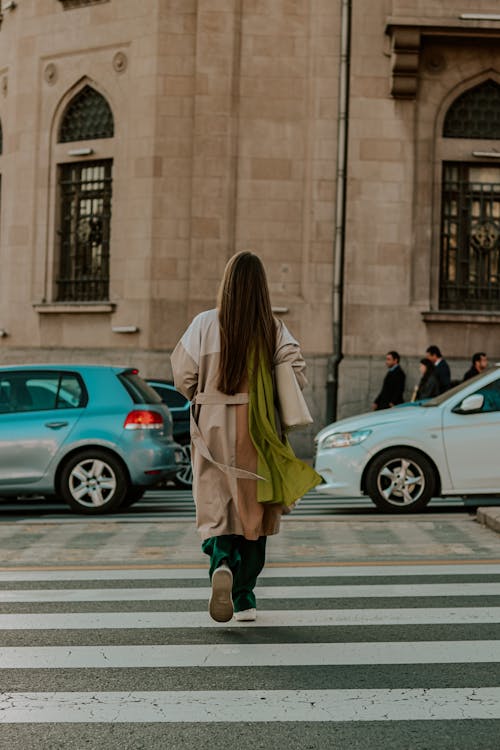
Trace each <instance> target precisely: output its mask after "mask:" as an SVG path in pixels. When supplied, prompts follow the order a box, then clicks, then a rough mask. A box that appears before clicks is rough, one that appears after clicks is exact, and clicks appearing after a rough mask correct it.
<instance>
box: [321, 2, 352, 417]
mask: <svg viewBox="0 0 500 750" xmlns="http://www.w3.org/2000/svg"><path fill="white" fill-rule="evenodd" d="M351 11H352V0H341V36H340V70H339V114H338V131H337V191H336V194H337V204H336V211H335V238H334V248H333V259H334V260H333V262H334V278H333V298H332V307H333V313H332V327H333V354H332V356H331V357H329V359H328V370H327V382H326V389H327V400H326V410H327V421H328V422H334V421H335V420H336V419H337V408H338V389H339V366H340V363H341V361H342V358H343V356H344V355H343V353H342V324H343V320H342V315H343V310H342V307H343V292H344V254H345V217H346V188H347V185H346V182H347V147H348V128H349V68H350V57H351Z"/></svg>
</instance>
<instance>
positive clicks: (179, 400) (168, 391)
mask: <svg viewBox="0 0 500 750" xmlns="http://www.w3.org/2000/svg"><path fill="white" fill-rule="evenodd" d="M153 388H154V389H155V391H157V392H158V393H159V394H160V396H161V398H162V400H163V401H164V402H165V403H166V404H167V406H168V407H169V408H170V409H185V407H186V404H187V399H186V398H185V397H184V396H183V395H182V393H179V391H176V390H175V389H174V388H167V386H165V385H156V384H155V385H154V386H153Z"/></svg>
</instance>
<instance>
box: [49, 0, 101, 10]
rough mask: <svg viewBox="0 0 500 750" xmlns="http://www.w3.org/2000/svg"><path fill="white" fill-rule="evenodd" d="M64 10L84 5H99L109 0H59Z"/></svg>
mask: <svg viewBox="0 0 500 750" xmlns="http://www.w3.org/2000/svg"><path fill="white" fill-rule="evenodd" d="M59 2H60V3H61V4H62V6H63V8H64V10H71V8H83V6H84V5H99V4H100V3H109V0H59Z"/></svg>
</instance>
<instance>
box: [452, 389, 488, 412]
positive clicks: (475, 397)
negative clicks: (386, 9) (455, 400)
mask: <svg viewBox="0 0 500 750" xmlns="http://www.w3.org/2000/svg"><path fill="white" fill-rule="evenodd" d="M483 404H484V396H482V395H481V394H480V393H473V394H472V396H466V397H465V398H464V400H463V401H462V403H461V404H460V405H459V406H458V407H457V409H456V411H458V413H459V414H468V413H470V412H474V411H479V410H480V409H482V408H483Z"/></svg>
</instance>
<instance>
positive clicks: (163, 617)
mask: <svg viewBox="0 0 500 750" xmlns="http://www.w3.org/2000/svg"><path fill="white" fill-rule="evenodd" d="M206 575H207V574H206V571H205V570H201V569H189V568H186V569H179V568H177V569H166V568H165V569H151V570H145V569H137V570H114V571H113V570H104V569H103V570H82V569H79V570H74V571H69V570H60V571H58V570H50V571H33V572H30V571H26V570H25V571H22V570H18V571H16V570H12V571H2V572H1V574H0V581H1V585H2V589H1V591H0V630H1V631H2V639H1V645H0V684H1V685H3V688H2V691H3V692H0V724H18V723H19V724H23V723H33V724H45V723H53V724H55V725H59V724H61V725H63V724H68V723H75V724H78V723H86V724H97V723H100V724H107V723H119V724H120V723H123V724H126V723H130V724H134V723H139V722H140V723H146V724H147V723H185V724H192V723H195V724H199V723H200V722H206V723H212V722H219V723H228V724H233V723H235V722H241V723H242V724H248V723H252V722H326V723H330V722H333V723H339V722H340V723H342V722H359V721H363V722H366V721H375V722H415V721H426V722H428V721H444V720H447V721H456V722H461V721H464V720H479V719H481V720H482V719H487V720H492V719H497V720H498V719H500V686H496V685H492V684H491V682H488V683H487V684H481V682H480V678H479V677H477V675H478V674H480V672H478V671H477V670H481V669H483V668H484V667H485V665H486V666H488V665H493V666H494V665H495V664H500V639H499V638H498V624H500V565H496V564H483V565H473V564H460V565H428V566H419V565H410V564H400V565H394V566H392V565H385V566H377V565H363V566H335V565H330V566H323V567H319V566H318V567H314V566H302V567H301V568H299V569H296V570H295V569H292V568H288V567H283V566H282V567H271V566H269V567H268V568H266V570H265V573H264V575H263V576H262V581H261V584H260V586H259V587H258V589H257V592H256V593H257V596H258V601H259V604H260V608H259V616H258V619H257V621H256V622H255V623H238V622H235V621H232V622H230V623H225V624H219V623H215V622H213V621H211V620H210V619H209V617H208V614H207V612H206V606H205V603H204V602H205V601H206V599H207V597H208V591H209V590H208V583H207V584H206V585H205V586H203V585H201V580H202V579H203V578H205V579H206ZM290 579H293V580H292V581H291V580H290ZM350 579H352V580H350ZM104 582H105V584H104ZM124 584H126V585H124ZM289 584H291V585H289ZM419 597H420V598H425V599H426V601H425V606H424V605H423V604H422V601H421V600H419ZM388 598H390V600H391V601H390V606H387V599H388ZM332 600H335V601H332ZM379 600H383V601H380V602H379ZM413 600H414V601H413ZM145 604H147V607H148V608H147V609H146V608H145ZM299 604H302V607H303V608H300V607H299V606H298V605H299ZM332 605H336V606H332ZM138 608H139V609H138ZM464 628H467V630H464ZM106 633H109V638H112V640H109V638H108V640H106V639H107V636H106ZM492 634H493V637H492ZM365 636H366V637H365ZM151 641H152V642H151ZM408 665H413V668H417V667H422V668H424V669H426V670H427V671H428V673H429V674H430V673H431V671H432V667H435V666H436V665H438V669H437V670H436V674H435V676H434V677H433V680H434V681H433V682H432V681H431V682H429V684H428V685H425V686H422V685H420V684H415V685H409V684H408V672H407V671H401V670H402V669H405V668H406V667H408ZM456 665H460V666H461V669H462V671H463V672H464V675H465V676H464V678H463V680H462V682H461V683H460V684H454V682H453V678H452V677H449V676H447V675H448V674H452V673H451V672H450V673H448V672H447V671H446V670H447V669H451V668H453V667H454V666H456ZM371 667H377V668H380V669H382V668H383V669H384V670H389V672H388V673H387V672H384V674H386V673H387V674H390V675H391V684H383V678H381V679H382V684H380V683H379V682H374V683H373V685H371V684H370V679H374V678H373V674H374V673H373V672H367V673H366V674H364V675H363V680H362V684H361V682H360V681H359V671H358V672H356V669H358V670H359V669H360V668H361V669H365V670H368V669H369V668H371ZM271 668H272V670H273V672H272V674H273V675H280V670H287V669H289V668H294V670H295V671H294V675H293V684H292V683H291V684H290V687H289V689H283V688H282V687H280V688H277V687H275V686H274V683H273V682H269V680H270V677H269V674H270V672H269V671H266V670H269V669H271ZM144 669H147V670H148V674H149V675H150V676H151V679H152V682H151V681H150V683H149V685H148V687H149V689H147V690H144V689H140V681H138V680H136V679H135V677H134V675H135V674H136V673H137V674H138V673H139V672H140V671H141V670H144ZM315 669H316V670H322V672H321V675H320V673H319V672H318V673H315V672H314V670H315ZM92 670H97V671H98V673H99V675H101V677H96V676H95V673H94V672H92ZM193 670H194V674H195V678H194V684H195V685H196V687H193V686H191V687H190V688H189V689H185V687H183V686H184V685H186V684H187V677H188V676H190V677H189V679H192V675H193ZM228 670H230V672H231V673H232V674H234V673H236V674H237V673H238V670H245V675H246V676H245V678H244V679H243V678H242V679H241V684H240V685H239V689H236V690H235V689H222V688H223V685H224V679H225V678H224V676H225V675H227V674H229V672H228ZM324 670H344V671H343V672H342V674H343V680H344V685H345V686H343V687H341V688H339V687H336V686H335V682H334V681H333V680H330V678H328V679H326V681H325V673H324ZM346 670H347V671H346ZM398 670H399V671H398ZM467 670H469V671H467ZM63 673H64V674H69V675H71V676H72V679H73V682H74V689H71V690H68V689H60V688H58V685H59V684H60V683H58V677H59V675H60V674H63ZM111 673H113V675H114V676H115V677H116V676H117V679H118V680H119V681H120V680H121V682H120V685H119V689H118V688H116V684H117V683H116V682H115V683H114V684H115V688H114V689H109V690H103V685H106V677H105V675H107V674H111ZM283 674H284V675H287V674H288V673H287V672H283ZM315 674H317V675H318V676H317V679H318V684H317V686H316V685H315V686H313V687H311V680H314V678H315ZM328 674H329V675H334V674H340V673H339V672H335V673H334V672H328ZM410 674H411V673H410ZM4 675H5V679H4ZM103 675H104V677H102V676H103ZM155 675H158V679H157V682H156V685H155V687H152V685H154V684H155ZM306 678H307V684H305V683H304V684H302V685H301V680H302V681H304V680H306ZM13 679H15V684H16V688H15V689H10V688H9V687H8V686H9V685H10V682H9V681H12V680H13ZM206 679H210V680H211V683H210V684H212V685H213V689H207V682H206ZM290 679H292V678H290ZM398 679H399V680H400V684H397V683H398ZM429 679H430V677H429ZM33 680H35V682H36V683H37V684H40V685H43V689H40V690H33V689H30V686H31V685H32V684H33ZM203 680H205V682H203Z"/></svg>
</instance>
